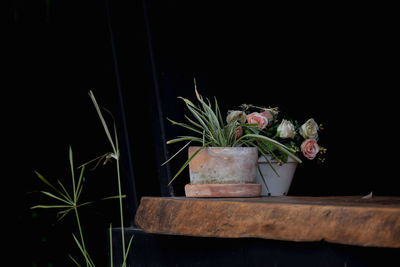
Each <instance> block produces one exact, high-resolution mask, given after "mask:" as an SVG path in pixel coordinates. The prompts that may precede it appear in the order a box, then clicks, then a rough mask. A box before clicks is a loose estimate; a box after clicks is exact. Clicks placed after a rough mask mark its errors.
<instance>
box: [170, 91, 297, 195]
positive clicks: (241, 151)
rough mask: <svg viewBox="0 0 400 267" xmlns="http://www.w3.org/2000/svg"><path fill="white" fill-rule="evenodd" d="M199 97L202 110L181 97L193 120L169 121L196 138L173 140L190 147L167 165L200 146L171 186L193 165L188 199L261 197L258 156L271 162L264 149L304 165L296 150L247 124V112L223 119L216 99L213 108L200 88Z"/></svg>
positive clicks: (190, 118)
mask: <svg viewBox="0 0 400 267" xmlns="http://www.w3.org/2000/svg"><path fill="white" fill-rule="evenodd" d="M195 93H196V97H197V100H198V102H199V105H198V106H196V105H195V104H194V103H192V102H191V101H190V100H188V99H186V98H182V97H179V98H180V99H182V100H183V101H184V103H185V104H186V107H187V109H188V110H189V112H190V114H191V117H189V116H186V115H185V118H186V120H187V123H180V122H175V121H173V120H171V119H168V120H169V121H170V122H171V123H172V124H174V125H178V126H181V127H184V128H186V129H188V130H189V131H191V132H193V133H194V134H195V135H193V136H179V137H177V138H175V139H173V140H169V141H168V142H167V144H172V143H176V142H187V143H186V144H185V145H184V146H183V147H182V148H181V149H180V150H179V151H178V152H177V153H176V154H175V155H173V156H172V157H171V158H170V159H169V160H168V161H167V162H169V161H170V160H171V159H172V158H174V157H175V156H176V155H177V154H178V153H180V152H182V151H183V150H184V149H185V148H186V147H188V146H189V145H190V144H192V143H197V144H198V146H191V147H189V149H188V154H189V155H188V160H187V161H186V162H185V163H184V164H183V165H182V167H181V168H180V169H179V171H178V172H177V174H176V175H175V176H174V177H173V178H172V179H171V182H170V184H171V183H172V182H173V181H174V180H175V179H176V178H177V176H178V175H179V174H180V173H181V172H182V171H183V169H184V168H185V167H186V166H188V165H189V176H190V184H188V185H186V186H185V194H186V196H187V197H256V196H260V194H261V185H260V184H257V182H256V175H257V160H258V155H259V154H260V155H262V156H263V157H265V158H266V159H267V156H268V155H269V152H270V151H269V150H268V149H260V148H261V147H260V145H262V146H264V147H268V148H271V149H272V148H273V149H274V150H277V151H280V153H282V154H283V155H287V156H288V157H290V158H293V159H294V160H295V161H297V162H301V160H300V159H299V158H298V157H297V156H296V155H295V151H294V150H293V149H291V148H289V147H287V146H285V145H283V144H281V143H280V142H278V141H276V140H274V139H272V138H270V137H268V136H266V135H261V134H259V133H258V132H257V130H256V128H258V127H259V126H258V125H257V124H251V123H246V114H245V113H244V112H243V111H234V112H229V113H228V115H227V117H226V118H225V119H223V117H222V114H221V111H220V109H219V106H218V103H217V100H216V99H215V102H214V107H212V104H211V102H210V101H209V100H208V99H206V100H204V99H203V98H202V96H200V95H199V94H198V92H197V89H196V84H195ZM267 161H269V159H267ZM167 162H165V163H167ZM165 163H164V164H165Z"/></svg>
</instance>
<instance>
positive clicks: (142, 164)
mask: <svg viewBox="0 0 400 267" xmlns="http://www.w3.org/2000/svg"><path fill="white" fill-rule="evenodd" d="M106 3H107V2H106ZM9 11H10V12H9V21H10V29H11V31H10V38H7V39H8V40H11V42H7V43H9V44H10V46H9V47H7V50H6V51H5V52H6V54H7V56H9V57H7V58H9V59H10V61H7V66H6V70H7V72H6V76H7V77H6V78H7V79H10V83H8V84H7V86H6V87H5V88H4V89H3V91H4V92H5V94H4V96H3V98H2V99H3V106H4V107H6V108H4V112H3V117H4V119H5V120H4V124H3V125H4V126H3V127H2V128H3V131H5V132H6V133H7V135H6V136H7V138H6V139H4V143H5V144H6V148H5V152H4V153H5V154H6V157H7V159H8V160H9V163H10V164H9V165H7V167H8V168H10V169H11V170H12V172H13V174H12V177H9V178H8V179H7V181H11V182H12V185H11V187H9V188H12V190H10V191H12V198H11V199H12V205H9V206H11V207H12V210H13V211H14V212H13V213H11V214H14V215H13V217H12V218H10V219H9V220H10V221H12V222H13V223H12V224H11V227H12V229H14V230H15V232H16V233H21V235H17V237H16V238H14V241H17V242H16V249H14V251H16V250H20V249H21V246H22V248H23V249H25V250H24V251H26V252H27V253H29V252H32V253H29V257H26V258H25V259H26V260H27V261H28V262H35V263H40V264H45V262H46V261H51V262H53V263H58V262H65V261H68V259H67V257H66V255H67V253H70V251H74V248H73V247H74V244H73V243H72V239H71V236H70V230H69V229H70V228H72V227H73V223H72V219H68V218H67V219H65V220H63V221H61V222H57V221H56V218H55V216H54V213H51V212H47V211H34V212H32V211H30V210H29V207H30V206H33V205H35V204H38V203H46V201H48V199H46V198H42V197H39V194H38V192H37V191H38V190H42V189H43V185H42V184H41V183H40V181H39V180H38V179H36V178H35V175H34V173H33V171H34V170H37V171H39V172H41V173H42V174H43V175H45V176H46V177H48V178H49V179H52V181H54V182H56V180H55V179H69V171H68V157H67V152H68V146H69V145H71V146H72V148H73V151H74V155H75V160H76V164H80V163H84V162H86V161H88V160H90V159H92V158H94V157H96V156H98V155H101V154H103V153H105V152H107V151H110V149H111V148H110V146H109V145H108V143H107V139H106V136H105V134H104V132H103V130H102V127H101V124H100V122H99V120H98V118H97V115H96V113H95V110H94V108H93V106H92V104H91V102H90V99H89V97H88V95H87V93H88V91H89V90H93V91H94V93H95V95H96V97H97V99H98V101H99V102H101V104H102V105H103V106H105V107H107V108H108V109H109V110H111V111H112V112H113V114H114V115H115V116H116V118H117V124H118V131H119V133H120V135H121V138H120V140H121V150H122V152H123V155H122V156H123V166H122V168H123V178H124V183H125V185H126V186H125V190H126V191H127V192H128V201H127V203H128V205H127V207H126V211H127V212H128V214H129V215H130V217H129V218H127V222H128V223H132V216H133V215H134V210H135V206H136V204H137V202H138V200H139V199H140V197H141V196H144V195H146V196H148V195H155V196H159V195H163V196H167V195H169V194H171V193H173V194H175V195H178V196H179V195H183V186H184V184H186V183H187V182H188V178H187V175H186V174H183V175H181V178H180V179H179V180H177V181H176V183H174V185H173V188H167V186H166V182H167V180H168V177H169V176H170V175H171V174H174V173H175V172H176V171H177V170H178V168H179V167H180V164H181V163H182V161H183V160H184V156H181V157H180V158H177V159H176V160H175V161H174V162H172V163H171V164H170V165H169V166H167V167H160V163H161V162H163V161H164V160H165V155H169V156H170V155H172V154H173V153H175V152H176V151H177V150H178V149H179V146H175V145H171V146H168V147H167V146H165V145H164V141H165V140H168V139H172V138H174V137H175V136H177V135H181V134H182V133H183V131H182V129H180V128H177V127H173V126H171V125H170V124H169V122H168V121H167V120H166V119H165V118H166V117H170V118H172V119H174V120H177V121H182V120H183V114H184V113H185V112H186V111H185V109H184V105H183V104H182V102H181V101H180V100H178V99H177V97H178V96H183V97H187V98H189V99H192V100H195V95H194V90H193V79H194V77H195V78H196V80H197V85H198V89H199V92H200V93H201V94H202V95H203V96H206V97H209V98H213V97H214V96H215V97H216V98H217V99H218V100H219V104H220V106H221V108H222V110H223V111H225V112H226V111H227V110H228V109H232V108H235V107H238V106H239V105H240V104H242V103H252V104H256V105H265V106H268V105H270V106H279V107H280V108H281V110H282V111H284V112H287V113H288V114H290V115H292V116H293V117H296V118H298V119H299V120H306V119H308V118H310V117H313V118H314V119H315V120H316V121H317V122H318V123H322V124H323V125H324V126H325V130H324V132H323V133H322V134H321V138H320V143H321V145H323V146H324V147H326V148H327V149H328V154H327V160H326V162H325V164H323V165H315V164H312V162H307V161H306V162H304V164H302V165H301V166H299V168H298V170H297V172H296V175H295V178H294V181H293V184H292V187H291V189H290V192H289V194H290V195H312V196H317V195H318V196H319V195H364V194H368V193H369V192H371V191H373V192H374V194H377V195H399V194H400V191H399V190H398V186H396V185H397V184H396V179H397V175H396V174H394V173H393V172H392V171H393V169H392V167H391V166H393V164H394V165H395V160H396V157H394V156H391V154H389V153H390V152H392V151H396V144H397V140H396V136H397V135H396V127H395V126H394V125H395V121H393V120H391V119H390V116H391V115H392V114H394V111H395V106H394V105H393V103H395V101H394V100H395V95H394V93H393V92H394V91H392V90H393V88H395V87H393V86H391V85H390V83H388V80H389V79H390V77H391V76H392V75H393V74H394V71H393V70H392V69H391V68H390V63H391V62H392V57H393V53H392V51H393V46H394V41H393V34H392V33H391V30H390V25H391V17H390V16H383V15H382V14H381V12H380V11H379V9H376V10H371V8H370V7H366V6H357V7H351V6H334V5H329V4H324V5H321V6H320V5H317V6H316V5H304V4H301V5H290V4H283V5H279V6H278V5H269V4H264V3H263V4H262V5H261V4H254V3H244V2H240V3H238V4H233V3H231V2H229V3H221V2H219V1H195V2H193V1H153V0H148V1H146V0H145V1H131V2H130V3H129V4H128V3H127V2H123V1H110V3H109V8H106V4H105V2H103V1H84V2H79V3H75V2H68V1H64V2H60V1H42V2H40V3H39V2H32V1H23V0H14V1H12V4H11V8H10V9H9ZM107 12H109V14H110V18H111V19H110V20H107ZM110 25H111V26H112V31H113V32H112V33H113V36H112V35H110V28H109V26H110ZM112 37H113V38H112ZM113 48H114V52H115V54H114V55H113ZM116 60H117V61H116ZM116 63H117V64H116ZM116 67H117V68H118V69H116ZM116 70H117V71H116ZM120 96H122V98H120ZM121 99H122V102H121ZM121 103H123V104H124V106H123V107H124V109H121ZM124 123H125V126H126V127H125V128H124ZM124 138H125V139H124ZM127 141H128V142H127ZM128 152H129V153H130V156H131V158H129V154H128ZM7 162H8V161H7ZM114 167H115V166H114V165H106V166H104V167H100V168H99V169H97V170H95V171H93V172H88V173H87V176H88V177H87V186H86V188H85V189H86V191H85V193H86V196H87V198H88V199H98V198H100V197H102V196H108V195H113V194H116V192H117V191H116V184H115V169H114ZM131 169H133V172H131V171H130V170H131ZM133 178H134V180H133ZM7 191H8V190H7ZM116 205H117V203H116V202H112V201H111V202H107V203H103V202H100V204H99V203H98V204H96V205H95V206H94V207H93V208H90V209H89V208H87V210H86V211H85V213H86V214H87V215H85V216H86V217H85V219H84V220H85V222H86V223H87V224H88V225H91V226H90V227H87V228H88V229H87V231H88V232H89V236H90V237H96V238H98V237H99V236H101V240H103V241H104V239H105V237H104V235H105V229H106V227H107V223H108V222H110V220H113V221H114V222H115V224H117V225H118V219H116V218H118V211H117V209H116V208H115V207H116ZM15 222H16V223H15ZM65 229H67V231H65ZM61 240H63V241H61ZM64 240H65V241H64ZM55 244H57V245H55ZM104 244H105V243H104ZM97 247H100V248H98V249H99V250H100V252H99V253H98V254H99V255H100V260H98V261H102V257H103V258H104V259H105V256H102V255H105V251H106V250H107V246H106V245H104V246H97ZM49 251H50V253H49ZM71 253H73V252H71ZM75 253H76V255H79V254H78V253H77V252H76V251H75Z"/></svg>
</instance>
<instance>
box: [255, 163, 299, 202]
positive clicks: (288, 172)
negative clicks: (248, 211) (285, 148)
mask: <svg viewBox="0 0 400 267" xmlns="http://www.w3.org/2000/svg"><path fill="white" fill-rule="evenodd" d="M271 164H272V166H273V167H274V168H275V170H276V171H277V172H278V174H279V176H277V175H276V173H275V172H274V171H273V170H272V168H271V166H270V165H269V164H268V162H267V161H266V160H265V158H264V157H260V158H259V159H258V166H259V167H260V170H261V172H262V174H263V176H264V179H265V182H266V183H267V187H268V189H267V188H266V187H265V184H264V181H263V179H262V178H261V175H260V173H259V172H257V177H256V180H257V183H259V184H261V185H262V191H261V195H262V196H286V195H287V192H288V191H289V188H290V184H291V183H292V179H293V176H294V173H295V171H296V167H297V161H295V160H293V159H292V158H290V157H289V159H288V162H287V163H285V164H283V165H282V166H279V165H278V162H277V161H275V160H271Z"/></svg>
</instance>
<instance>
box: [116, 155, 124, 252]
mask: <svg viewBox="0 0 400 267" xmlns="http://www.w3.org/2000/svg"><path fill="white" fill-rule="evenodd" d="M116 161H117V177H118V196H119V213H120V216H121V218H120V219H121V239H122V255H125V230H124V214H123V209H122V192H121V176H120V172H119V159H117V160H116Z"/></svg>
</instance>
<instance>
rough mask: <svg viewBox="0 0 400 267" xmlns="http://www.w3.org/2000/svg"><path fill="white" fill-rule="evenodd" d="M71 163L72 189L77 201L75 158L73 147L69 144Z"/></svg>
mask: <svg viewBox="0 0 400 267" xmlns="http://www.w3.org/2000/svg"><path fill="white" fill-rule="evenodd" d="M68 154H69V165H70V168H71V178H72V191H73V196H74V202H75V203H76V187H75V170H74V160H73V155H72V147H71V146H69V153H68Z"/></svg>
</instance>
